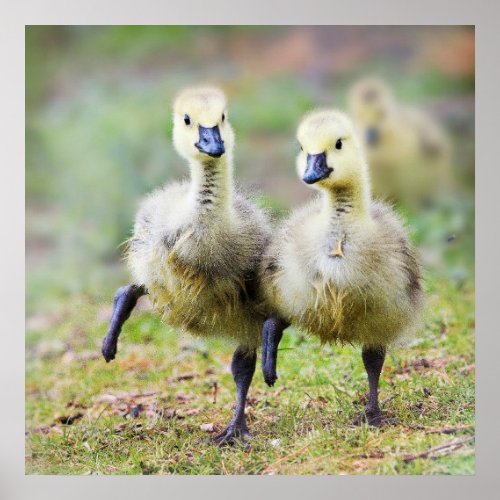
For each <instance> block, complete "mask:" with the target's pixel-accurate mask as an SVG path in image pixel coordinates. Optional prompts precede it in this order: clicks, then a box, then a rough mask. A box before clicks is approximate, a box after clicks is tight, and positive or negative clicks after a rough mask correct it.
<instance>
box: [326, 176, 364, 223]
mask: <svg viewBox="0 0 500 500" xmlns="http://www.w3.org/2000/svg"><path fill="white" fill-rule="evenodd" d="M370 201H371V197H370V190H369V187H368V186H366V185H364V184H354V183H345V184H336V185H333V186H330V187H329V188H328V189H325V190H324V191H323V213H324V214H325V216H327V217H328V219H329V220H332V219H333V220H334V221H335V222H339V221H343V220H353V219H364V218H368V217H369V210H370Z"/></svg>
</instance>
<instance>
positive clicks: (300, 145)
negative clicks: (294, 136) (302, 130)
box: [299, 143, 304, 151]
mask: <svg viewBox="0 0 500 500" xmlns="http://www.w3.org/2000/svg"><path fill="white" fill-rule="evenodd" d="M299 148H300V150H301V151H304V148H303V147H302V144H300V143H299Z"/></svg>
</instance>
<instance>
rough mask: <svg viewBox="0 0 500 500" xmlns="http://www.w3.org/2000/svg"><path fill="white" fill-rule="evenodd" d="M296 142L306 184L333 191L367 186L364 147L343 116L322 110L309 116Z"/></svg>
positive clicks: (299, 172) (350, 124)
mask: <svg viewBox="0 0 500 500" xmlns="http://www.w3.org/2000/svg"><path fill="white" fill-rule="evenodd" d="M297 139H298V141H299V144H300V149H301V151H300V153H299V155H298V157H297V172H298V174H299V176H300V177H301V179H302V180H303V181H304V182H305V183H306V184H309V185H313V186H314V187H317V188H319V189H332V188H335V187H340V188H342V187H349V186H351V187H356V186H359V185H360V184H362V183H363V182H364V183H365V184H367V183H368V173H367V166H366V162H365V159H364V155H363V151H362V148H361V145H360V143H359V141H358V138H357V136H356V133H355V131H354V127H353V125H352V122H351V120H350V119H349V118H348V117H347V116H346V115H345V114H344V113H341V112H339V111H335V110H323V111H315V112H313V113H311V114H309V115H306V117H305V118H304V119H303V120H302V123H301V124H300V125H299V128H298V131H297Z"/></svg>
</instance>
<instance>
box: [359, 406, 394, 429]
mask: <svg viewBox="0 0 500 500" xmlns="http://www.w3.org/2000/svg"><path fill="white" fill-rule="evenodd" d="M352 423H353V425H362V424H364V423H367V424H368V425H371V426H373V427H384V426H386V425H393V424H395V423H396V419H395V418H386V417H384V415H383V414H382V412H381V411H380V410H368V409H367V410H363V411H361V412H359V414H358V416H357V417H356V418H355V419H354V420H353V422H352Z"/></svg>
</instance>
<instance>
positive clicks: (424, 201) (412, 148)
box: [348, 77, 451, 208]
mask: <svg viewBox="0 0 500 500" xmlns="http://www.w3.org/2000/svg"><path fill="white" fill-rule="evenodd" d="M348 102H349V112H350V115H351V116H352V118H353V119H354V123H355V125H356V127H357V130H358V133H359V134H360V135H361V137H362V140H363V144H364V147H365V151H366V155H367V159H368V163H369V165H370V168H371V171H372V179H373V188H374V193H375V195H376V196H380V197H383V198H387V199H389V200H391V201H398V202H404V203H406V204H408V205H410V206H412V207H416V208H419V207H422V206H426V205H429V204H431V203H433V202H435V201H436V199H437V198H438V196H440V194H441V191H442V190H443V189H444V188H445V187H446V186H447V185H448V184H449V182H450V169H451V147H450V141H449V137H448V135H447V134H446V132H445V131H444V129H443V128H442V127H441V126H440V124H439V123H438V122H437V121H436V120H434V118H432V117H431V116H429V115H428V114H426V113H425V112H424V111H423V110H421V109H419V108H417V107H412V106H407V105H404V104H402V103H399V102H397V100H396V99H395V97H394V95H393V93H392V91H391V89H390V88H389V86H388V85H387V84H386V83H385V82H384V81H383V80H381V79H379V78H375V77H369V78H364V79H362V80H360V81H358V82H357V83H355V84H354V85H353V86H352V87H351V89H350V90H349V94H348Z"/></svg>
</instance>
